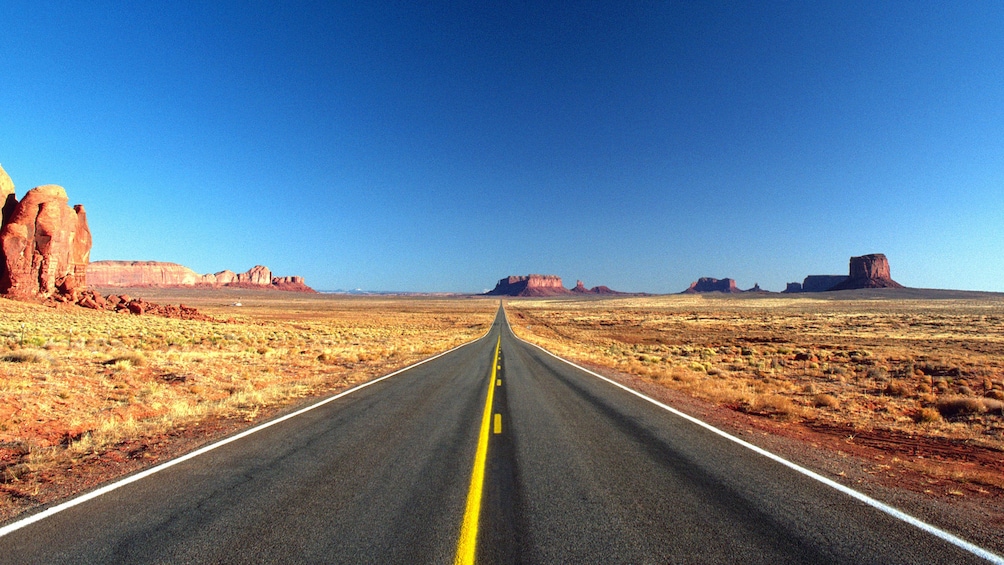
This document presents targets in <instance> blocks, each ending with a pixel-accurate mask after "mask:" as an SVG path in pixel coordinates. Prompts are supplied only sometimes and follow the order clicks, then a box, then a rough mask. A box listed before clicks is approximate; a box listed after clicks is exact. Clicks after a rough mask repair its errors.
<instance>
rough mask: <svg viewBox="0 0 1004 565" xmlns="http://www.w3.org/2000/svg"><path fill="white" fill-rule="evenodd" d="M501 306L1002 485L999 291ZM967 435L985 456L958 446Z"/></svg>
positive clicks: (747, 402)
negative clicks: (964, 296)
mask: <svg viewBox="0 0 1004 565" xmlns="http://www.w3.org/2000/svg"><path fill="white" fill-rule="evenodd" d="M507 310H508V311H509V318H510V322H511V324H512V326H513V329H514V330H515V331H516V333H517V334H518V335H519V336H520V337H523V338H525V339H527V340H529V341H531V342H534V343H537V344H539V345H541V346H543V347H545V348H547V349H549V350H551V351H553V352H555V353H557V354H559V355H562V356H565V357H567V358H569V359H572V360H575V361H579V362H583V363H586V364H589V365H592V366H594V367H599V368H601V369H602V368H606V369H612V370H614V371H615V373H621V374H628V375H632V376H635V377H639V378H641V379H643V380H644V381H646V382H650V383H652V384H655V385H658V386H661V387H666V388H669V389H675V390H678V391H682V392H684V393H686V394H688V395H690V396H693V397H696V398H699V399H702V400H704V401H708V402H710V403H713V404H714V405H717V406H719V407H722V408H726V409H730V410H732V411H735V412H737V413H742V414H746V415H750V416H753V417H755V418H758V419H759V420H761V421H763V422H766V423H768V424H770V425H771V426H773V428H774V429H777V430H782V429H794V428H795V427H798V426H801V428H799V429H808V430H813V431H817V432H822V433H828V434H830V435H835V436H839V437H840V438H841V441H842V442H843V443H842V444H841V447H843V446H849V445H850V442H851V441H854V438H855V437H857V441H858V442H859V443H863V442H865V440H866V438H872V439H871V441H873V443H874V445H875V446H876V447H878V448H882V449H886V450H888V453H889V454H890V455H891V456H894V457H893V459H896V456H898V457H899V458H900V459H896V462H897V463H898V465H899V467H901V468H903V467H911V466H913V467H914V468H915V470H920V471H922V472H923V473H926V474H927V475H928V476H930V477H933V478H936V479H943V478H949V479H953V480H956V481H961V482H968V483H971V484H976V485H977V486H976V489H977V490H978V491H981V492H983V493H985V494H990V493H991V491H988V490H986V488H989V487H993V489H994V490H993V492H1001V493H1004V491H1002V490H999V489H1004V467H1001V466H1000V465H999V464H998V465H996V466H995V465H993V464H992V461H993V460H997V461H1004V300H1002V299H1000V298H993V297H988V298H981V299H973V300H961V299H960V300H895V299H893V300H886V299H879V300H875V299H869V300H863V299H862V300H833V299H827V298H816V297H806V296H798V297H783V298H778V297H761V296H757V297H752V296H749V297H747V296H744V297H717V296H714V297H713V296H661V297H642V298H638V297H633V298H621V299H608V300H514V301H511V302H509V304H508V305H507ZM844 438H850V439H849V440H846V441H845V439H844ZM921 440H925V441H926V440H931V441H938V442H940V443H938V445H937V446H934V444H932V443H931V441H927V443H926V444H925V446H920V442H921ZM970 447H972V448H979V449H980V450H982V451H981V454H982V455H983V456H985V459H986V460H987V461H990V462H991V466H990V467H987V465H985V464H982V463H980V462H979V461H974V460H973V457H971V455H970V452H964V451H961V450H962V449H964V448H970ZM925 449H926V450H928V451H930V450H932V449H933V450H934V451H933V452H931V453H928V451H925ZM925 453H928V457H927V459H926V460H924V461H921V459H923V458H924V454H925ZM942 461H943V462H946V465H940V463H939V462H942ZM884 463H889V462H888V461H885V462H884ZM885 466H886V467H887V468H888V467H889V465H885ZM932 484H933V483H932Z"/></svg>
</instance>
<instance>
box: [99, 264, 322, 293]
mask: <svg viewBox="0 0 1004 565" xmlns="http://www.w3.org/2000/svg"><path fill="white" fill-rule="evenodd" d="M87 280H88V282H89V283H90V284H91V285H92V286H97V287H184V286H192V287H205V288H219V287H227V288H232V287H237V288H249V289H275V290H294V291H300V292H314V290H313V289H312V288H310V287H309V286H307V285H306V284H305V283H304V282H303V277H276V276H273V275H272V271H270V270H269V268H268V267H266V266H264V265H255V266H254V267H252V268H250V269H248V270H247V271H245V272H243V273H234V272H233V271H229V270H223V271H220V272H218V273H211V274H206V275H200V274H199V273H196V272H195V271H193V270H192V269H189V268H188V267H185V266H183V265H178V264H177V263H165V262H160V261H94V262H93V263H91V264H90V265H88V266H87Z"/></svg>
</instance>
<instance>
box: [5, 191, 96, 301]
mask: <svg viewBox="0 0 1004 565" xmlns="http://www.w3.org/2000/svg"><path fill="white" fill-rule="evenodd" d="M3 176H5V177H6V173H4V175H3ZM68 201H69V198H67V196H66V191H65V190H64V189H63V188H62V187H61V186H56V185H54V184H49V185H44V186H39V187H36V188H33V189H31V190H29V191H28V193H27V194H25V195H24V198H23V199H21V201H20V202H18V203H17V205H16V206H14V209H13V211H11V213H10V215H9V217H7V218H6V219H5V220H6V221H5V222H4V224H3V228H2V229H0V249H2V250H3V268H2V269H0V292H2V293H4V294H7V295H10V296H14V297H20V298H48V297H51V296H53V295H54V294H56V293H57V292H58V290H59V287H60V286H63V287H72V288H78V287H81V286H83V284H85V282H86V269H87V261H88V260H89V258H90V250H91V235H90V229H88V227H87V217H86V215H85V214H82V215H79V216H78V213H77V210H76V209H74V208H70V206H69V205H68V204H67V202H68ZM79 210H80V211H81V212H82V211H83V208H82V207H80V208H79ZM78 275H79V277H78ZM70 276H73V277H74V278H75V279H76V280H74V281H67V280H66V279H67V277H70Z"/></svg>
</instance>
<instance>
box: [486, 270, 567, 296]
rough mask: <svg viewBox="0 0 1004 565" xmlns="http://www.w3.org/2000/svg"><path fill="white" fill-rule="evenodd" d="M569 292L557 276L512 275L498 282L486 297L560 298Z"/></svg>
mask: <svg viewBox="0 0 1004 565" xmlns="http://www.w3.org/2000/svg"><path fill="white" fill-rule="evenodd" d="M570 293H571V291H570V290H568V289H567V288H565V287H564V286H562V284H561V277H559V276H557V275H526V276H518V275H513V276H509V277H506V278H504V279H501V280H499V282H498V283H497V284H496V285H495V288H493V289H492V290H490V291H488V292H486V293H485V295H487V296H561V295H565V294H570Z"/></svg>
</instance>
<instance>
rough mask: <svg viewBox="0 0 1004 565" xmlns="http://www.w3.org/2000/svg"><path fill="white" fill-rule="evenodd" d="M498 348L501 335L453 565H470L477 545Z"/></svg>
mask: <svg viewBox="0 0 1004 565" xmlns="http://www.w3.org/2000/svg"><path fill="white" fill-rule="evenodd" d="M501 347H502V336H501V335H499V339H498V342H497V343H496V344H495V358H494V359H493V360H492V378H491V380H489V381H488V400H486V401H485V412H484V414H483V415H482V416H481V433H480V434H479V435H478V449H477V451H475V453H474V470H473V471H472V472H471V486H470V488H468V490H467V508H466V509H465V510H464V522H463V525H461V527H460V540H459V541H458V542H457V556H456V558H454V560H453V563H454V564H455V565H473V563H474V553H475V551H476V550H477V546H478V518H479V516H480V515H481V492H482V490H484V484H485V463H486V462H487V459H488V435H489V432H490V431H491V421H492V400H493V399H494V397H495V387H496V382H495V377H496V375H497V374H498V373H497V369H498V365H499V349H500V348H501Z"/></svg>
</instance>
